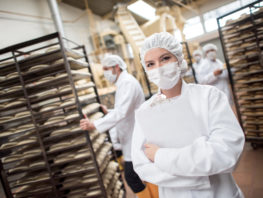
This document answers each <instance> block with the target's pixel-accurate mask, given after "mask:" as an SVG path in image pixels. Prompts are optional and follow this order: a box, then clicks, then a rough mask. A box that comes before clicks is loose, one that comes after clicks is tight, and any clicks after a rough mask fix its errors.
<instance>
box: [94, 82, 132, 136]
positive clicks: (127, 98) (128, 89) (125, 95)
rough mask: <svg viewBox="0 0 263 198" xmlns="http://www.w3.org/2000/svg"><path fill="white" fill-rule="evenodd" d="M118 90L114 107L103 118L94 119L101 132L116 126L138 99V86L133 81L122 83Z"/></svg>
mask: <svg viewBox="0 0 263 198" xmlns="http://www.w3.org/2000/svg"><path fill="white" fill-rule="evenodd" d="M117 91H118V92H119V93H118V95H116V98H115V106H114V109H113V110H112V111H110V112H109V113H108V114H107V115H106V116H104V117H103V118H101V119H98V120H96V121H94V125H95V127H96V129H97V130H98V131H99V132H101V133H102V132H105V131H107V130H109V129H111V128H112V127H114V126H115V125H116V124H117V123H118V122H120V121H121V120H122V119H124V118H125V117H126V116H127V115H128V114H129V112H130V111H131V110H132V109H133V105H134V102H133V101H134V100H136V87H135V86H134V85H133V84H132V82H128V81H127V82H125V83H123V84H121V85H120V87H119V88H118V90H117ZM117 97H118V98H117Z"/></svg>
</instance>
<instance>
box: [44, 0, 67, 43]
mask: <svg viewBox="0 0 263 198" xmlns="http://www.w3.org/2000/svg"><path fill="white" fill-rule="evenodd" d="M47 1H48V5H49V9H50V12H51V14H52V19H53V21H54V24H55V27H56V30H57V31H58V32H59V33H60V35H61V36H62V37H63V38H65V33H64V29H63V24H62V20H61V17H60V13H59V9H58V4H57V1H56V0H47Z"/></svg>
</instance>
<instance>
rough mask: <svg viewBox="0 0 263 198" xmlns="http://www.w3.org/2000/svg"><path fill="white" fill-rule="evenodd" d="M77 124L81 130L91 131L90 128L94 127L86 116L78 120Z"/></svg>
mask: <svg viewBox="0 0 263 198" xmlns="http://www.w3.org/2000/svg"><path fill="white" fill-rule="evenodd" d="M79 126H80V128H81V129H82V130H88V131H92V130H94V129H96V127H95V126H94V124H93V123H92V122H91V121H90V120H89V119H88V118H85V119H82V120H80V125H79Z"/></svg>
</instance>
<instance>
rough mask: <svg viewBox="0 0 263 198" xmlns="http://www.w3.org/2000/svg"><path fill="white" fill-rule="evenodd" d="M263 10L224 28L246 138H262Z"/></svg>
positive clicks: (243, 17) (230, 22)
mask: <svg viewBox="0 0 263 198" xmlns="http://www.w3.org/2000/svg"><path fill="white" fill-rule="evenodd" d="M262 17H263V9H262V8H260V9H259V10H258V11H256V12H254V13H253V17H252V16H251V15H250V14H243V15H241V16H240V17H239V18H238V19H236V20H229V21H227V23H226V25H225V26H224V27H223V28H222V35H223V42H224V43H225V50H226V55H227V57H228V60H229V65H230V67H231V73H232V77H233V84H234V87H235V92H236V93H235V94H236V97H237V102H238V104H239V107H240V108H239V110H240V113H241V119H242V123H243V127H244V130H245V134H246V137H247V138H260V137H263V62H262V60H263V59H262V55H263V52H262V49H263V18H262Z"/></svg>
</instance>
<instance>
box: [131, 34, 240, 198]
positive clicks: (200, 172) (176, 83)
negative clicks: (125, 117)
mask: <svg viewBox="0 0 263 198" xmlns="http://www.w3.org/2000/svg"><path fill="white" fill-rule="evenodd" d="M140 55H141V61H142V64H143V66H144V68H145V70H146V73H147V75H148V77H149V80H150V81H152V82H153V83H155V84H156V85H157V86H158V87H159V88H160V91H159V93H157V94H156V95H154V96H152V98H150V99H149V100H148V101H146V102H145V103H143V104H142V105H141V106H140V108H139V109H138V110H137V111H136V113H135V128H134V133H133V140H132V161H133V165H134V169H135V171H136V172H137V174H138V175H139V176H140V178H141V179H142V180H144V181H147V182H150V183H153V184H156V185H158V187H159V197H160V198H242V197H243V195H242V192H241V191H240V189H239V188H238V186H237V185H236V183H235V181H234V179H233V177H232V175H231V173H232V171H233V169H234V167H235V166H236V163H237V161H238V159H239V157H240V154H241V152H242V150H243V145H244V135H243V132H242V129H241V127H240V125H239V123H238V121H237V119H236V117H235V115H234V114H233V112H232V110H231V108H230V105H229V103H228V100H227V97H226V95H225V94H224V93H223V92H222V91H220V90H218V89H217V88H215V87H212V86H207V85H196V84H186V83H185V82H184V81H183V80H182V78H181V76H182V74H183V73H184V71H185V68H186V61H185V60H184V58H183V54H182V46H181V45H180V43H179V42H178V41H177V40H176V39H175V38H174V36H172V35H171V34H169V33H165V32H162V33H156V34H153V35H152V36H150V37H149V38H147V39H146V40H145V42H144V44H143V46H142V49H141V53H140Z"/></svg>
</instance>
